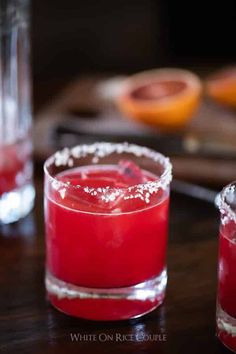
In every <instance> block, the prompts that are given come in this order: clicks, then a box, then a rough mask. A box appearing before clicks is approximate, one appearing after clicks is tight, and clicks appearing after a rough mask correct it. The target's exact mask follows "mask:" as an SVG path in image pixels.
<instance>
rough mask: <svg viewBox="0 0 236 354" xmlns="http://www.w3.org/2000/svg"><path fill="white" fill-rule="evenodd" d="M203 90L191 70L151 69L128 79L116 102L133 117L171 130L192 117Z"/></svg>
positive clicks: (124, 111)
mask: <svg viewBox="0 0 236 354" xmlns="http://www.w3.org/2000/svg"><path fill="white" fill-rule="evenodd" d="M201 91H202V85H201V82H200V79H199V78H198V77H197V76H196V75H195V74H193V73H192V72H190V71H188V70H182V69H172V68H166V69H157V70H149V71H144V72H142V73H140V74H136V75H133V76H131V77H129V78H128V79H126V80H125V82H124V85H123V89H122V92H121V94H120V95H119V96H118V98H117V104H118V107H119V109H120V110H121V111H122V112H123V113H124V114H125V116H127V117H130V118H131V119H134V120H137V121H140V122H143V123H147V124H151V125H155V126H158V127H159V128H162V129H168V130H170V129H171V130H172V129H178V128H181V127H183V126H184V125H185V124H186V122H187V121H188V120H190V119H191V117H192V115H193V113H194V112H195V110H196V108H197V107H198V105H199V102H200V95H201Z"/></svg>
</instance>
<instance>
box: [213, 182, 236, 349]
mask: <svg viewBox="0 0 236 354" xmlns="http://www.w3.org/2000/svg"><path fill="white" fill-rule="evenodd" d="M219 205H220V211H221V227H220V239H219V266H218V299H217V335H218V338H219V339H220V340H221V341H222V342H223V344H224V345H225V346H227V347H228V348H230V349H231V350H233V351H235V352H236V190H235V183H232V184H231V185H229V186H227V187H226V188H225V189H224V190H223V192H222V193H221V196H220V203H219Z"/></svg>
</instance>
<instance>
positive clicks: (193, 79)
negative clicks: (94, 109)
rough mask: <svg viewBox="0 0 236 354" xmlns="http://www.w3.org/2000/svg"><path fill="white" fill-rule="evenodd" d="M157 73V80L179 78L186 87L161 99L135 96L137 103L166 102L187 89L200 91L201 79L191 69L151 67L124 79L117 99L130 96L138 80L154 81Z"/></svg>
mask: <svg viewBox="0 0 236 354" xmlns="http://www.w3.org/2000/svg"><path fill="white" fill-rule="evenodd" d="M157 74H158V78H157V80H159V79H160V80H161V79H162V77H163V81H169V80H176V81H177V80H179V81H184V82H185V83H186V87H185V88H184V89H183V90H181V91H180V92H179V93H177V94H174V95H171V96H167V97H163V98H161V99H157V100H155V99H154V100H153V102H151V101H150V100H148V102H147V100H146V99H142V98H135V100H136V102H137V103H140V104H142V105H146V104H147V105H148V106H150V105H156V101H158V104H159V105H161V104H162V103H166V101H169V100H172V99H173V97H175V98H176V97H179V96H183V95H185V94H186V92H187V91H188V90H189V89H197V90H198V91H199V92H200V91H201V87H202V85H201V81H200V79H199V78H198V76H197V75H196V74H194V73H192V72H191V71H188V70H184V69H178V68H163V69H153V70H147V71H143V72H141V73H138V74H134V75H132V76H130V77H128V78H127V79H125V80H124V82H123V90H121V94H120V95H119V97H118V99H119V98H120V99H122V97H129V96H130V91H131V90H132V89H133V88H135V87H136V85H137V84H138V83H139V82H140V83H142V85H146V84H148V83H150V82H154V76H155V75H157Z"/></svg>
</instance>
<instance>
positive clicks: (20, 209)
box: [0, 184, 35, 224]
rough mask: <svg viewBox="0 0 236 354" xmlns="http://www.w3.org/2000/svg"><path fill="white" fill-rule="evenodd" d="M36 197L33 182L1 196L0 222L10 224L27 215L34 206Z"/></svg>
mask: <svg viewBox="0 0 236 354" xmlns="http://www.w3.org/2000/svg"><path fill="white" fill-rule="evenodd" d="M34 198H35V190H34V187H33V185H32V184H27V185H26V186H24V187H21V188H19V189H15V190H13V191H10V192H7V193H4V194H3V195H2V196H0V224H9V223H12V222H15V221H18V220H19V219H21V218H23V217H24V216H26V215H27V214H28V213H29V212H30V211H31V209H32V208H33V205H34Z"/></svg>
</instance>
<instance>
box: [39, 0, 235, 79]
mask: <svg viewBox="0 0 236 354" xmlns="http://www.w3.org/2000/svg"><path fill="white" fill-rule="evenodd" d="M235 32H236V2H235V1H233V0H232V1H228V0H226V1H221V2H219V3H217V2H211V1H207V0H205V1H171V0H113V1H111V0H99V1H95V0H86V1H80V0H66V1H62V0H32V48H33V51H32V52H33V56H32V60H33V75H34V79H35V80H36V81H37V80H41V79H43V78H58V77H60V78H62V77H66V78H69V77H74V76H75V75H80V74H81V73H88V72H89V73H90V72H134V71H138V70H143V69H148V68H151V67H158V66H182V67H189V68H202V69H204V68H211V67H215V66H220V65H224V64H228V63H232V62H234V61H235V60H236V45H235Z"/></svg>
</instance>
